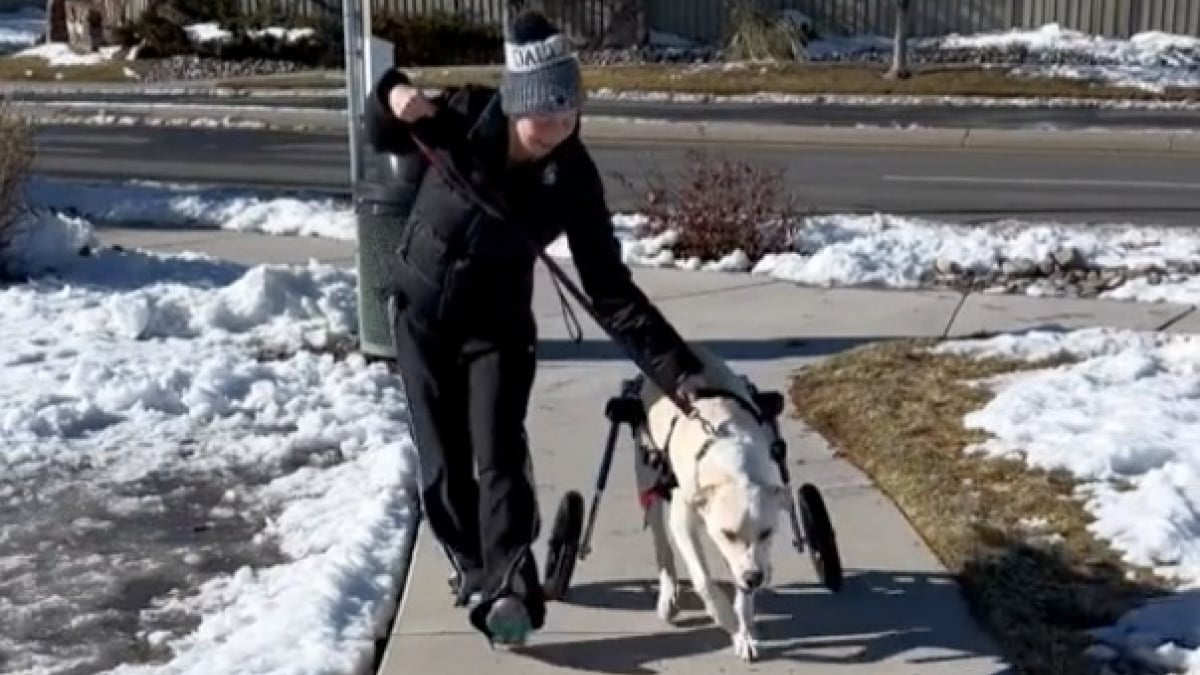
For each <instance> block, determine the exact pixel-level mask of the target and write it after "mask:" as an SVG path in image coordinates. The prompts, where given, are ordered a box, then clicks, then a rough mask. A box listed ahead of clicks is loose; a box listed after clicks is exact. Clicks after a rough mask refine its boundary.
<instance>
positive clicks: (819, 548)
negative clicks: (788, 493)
mask: <svg viewBox="0 0 1200 675" xmlns="http://www.w3.org/2000/svg"><path fill="white" fill-rule="evenodd" d="M798 492H799V495H798V500H797V501H798V503H799V506H800V521H801V523H802V524H803V526H804V536H805V538H807V539H808V555H809V557H810V558H812V563H813V567H814V568H815V569H816V572H817V577H818V578H819V579H820V580H821V583H822V584H823V585H824V586H825V587H826V588H828V589H829V590H831V591H834V592H837V591H839V590H841V588H842V580H843V579H842V557H841V554H840V553H839V552H838V545H837V537H836V535H835V534H834V531H833V523H832V521H830V519H829V511H828V510H827V509H826V508H825V500H824V499H823V498H822V497H821V492H820V490H818V489H817V488H816V486H815V485H812V484H810V483H805V484H804V485H801V486H800V489H799V491H798Z"/></svg>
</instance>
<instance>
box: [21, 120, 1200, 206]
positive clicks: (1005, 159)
mask: <svg viewBox="0 0 1200 675" xmlns="http://www.w3.org/2000/svg"><path fill="white" fill-rule="evenodd" d="M37 141H38V155H37V159H36V161H35V165H34V166H35V170H36V171H38V172H39V173H41V174H43V175H48V176H58V177H71V178H83V179H104V180H108V179H130V178H136V179H155V180H166V181H183V182H189V183H195V182H199V183H213V184H222V185H238V186H254V187H275V188H296V189H321V190H339V191H347V190H348V187H349V169H348V166H349V151H348V148H347V143H346V140H345V136H344V135H343V134H334V133H329V134H316V133H290V132H268V131H261V130H237V129H224V130H205V129H179V128H153V127H103V128H94V127H80V126H69V125H68V126H43V127H39V128H38V131H37ZM591 147H592V151H593V154H594V156H595V158H596V161H597V163H598V165H599V167H600V170H601V172H602V174H603V175H604V176H605V179H606V181H607V183H608V188H609V191H610V192H609V195H610V202H611V205H612V206H613V208H614V209H619V210H620V209H631V208H635V207H636V202H635V196H636V192H634V191H632V190H630V189H629V188H627V187H626V186H625V185H624V184H623V182H622V181H621V180H619V179H618V178H617V177H616V176H617V175H623V176H625V177H626V178H627V179H629V180H631V181H633V184H634V186H635V187H636V186H641V185H644V180H645V179H646V177H647V176H648V175H649V174H650V173H651V172H655V171H658V172H661V173H663V174H664V175H666V176H674V175H678V172H679V171H680V169H681V168H682V167H684V166H686V164H687V162H688V159H689V158H688V155H687V152H688V150H689V148H688V147H687V146H686V145H680V144H667V143H656V144H652V145H646V144H642V145H631V144H622V143H611V144H610V143H593V144H592V146H591ZM709 152H711V153H713V154H714V155H716V156H718V157H728V158H734V159H743V160H749V161H752V162H754V163H755V164H758V165H760V166H764V167H771V168H776V169H782V170H783V171H784V174H783V175H784V180H785V181H786V184H787V187H788V189H789V190H790V191H791V192H792V193H793V194H794V195H795V196H796V197H797V198H798V199H799V200H800V202H801V203H802V204H803V205H806V206H808V207H810V208H812V209H814V210H817V211H820V212H826V211H837V212H847V211H848V212H864V213H870V212H874V211H883V212H890V213H900V214H911V215H918V216H930V217H936V218H939V219H945V220H951V221H956V222H973V221H984V220H990V219H994V218H997V217H1000V218H1006V217H1016V218H1021V219H1037V220H1043V219H1051V220H1057V221H1070V222H1135V223H1150V224H1164V225H1200V169H1197V167H1196V160H1195V157H1188V156H1170V155H1161V154H1152V153H1137V152H1099V151H1095V152H1071V151H1066V152H1063V151H1049V150H1047V151H1035V150H1020V151H1016V150H1014V151H979V150H965V149H909V148H863V149H857V148H855V149H850V148H819V147H805V148H770V147H762V146H757V147H744V146H743V147H739V146H736V145H721V146H719V147H714V148H713V149H711V150H710V151H709Z"/></svg>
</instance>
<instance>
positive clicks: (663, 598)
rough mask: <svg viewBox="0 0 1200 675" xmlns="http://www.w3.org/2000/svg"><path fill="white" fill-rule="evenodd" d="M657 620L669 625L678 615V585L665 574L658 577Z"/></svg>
mask: <svg viewBox="0 0 1200 675" xmlns="http://www.w3.org/2000/svg"><path fill="white" fill-rule="evenodd" d="M655 610H656V611H657V613H658V618H660V619H662V620H663V621H665V622H667V623H671V622H672V621H673V620H674V619H675V617H676V615H678V614H679V583H678V582H677V581H676V580H675V579H674V578H672V577H671V575H669V574H667V573H665V572H664V573H662V574H659V576H658V604H657V605H656V606H655Z"/></svg>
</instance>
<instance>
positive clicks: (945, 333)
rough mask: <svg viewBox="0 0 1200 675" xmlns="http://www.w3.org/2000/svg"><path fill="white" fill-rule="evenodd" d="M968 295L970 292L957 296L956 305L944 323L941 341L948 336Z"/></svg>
mask: <svg viewBox="0 0 1200 675" xmlns="http://www.w3.org/2000/svg"><path fill="white" fill-rule="evenodd" d="M970 295H971V292H970V291H967V292H965V293H963V294H962V295H961V296H959V298H958V304H957V305H955V307H954V311H953V312H951V313H950V320H949V321H947V322H946V328H945V330H943V331H942V339H943V340H945V339H946V338H947V337H949V336H950V329H951V328H953V327H954V322H955V321H957V320H958V313H959V312H960V311H962V308H963V305H965V304H967V298H968V297H969V296H970Z"/></svg>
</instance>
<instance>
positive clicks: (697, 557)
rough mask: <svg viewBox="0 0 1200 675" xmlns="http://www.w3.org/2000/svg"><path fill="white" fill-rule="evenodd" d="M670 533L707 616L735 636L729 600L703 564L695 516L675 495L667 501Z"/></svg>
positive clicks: (683, 501)
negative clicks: (669, 505)
mask: <svg viewBox="0 0 1200 675" xmlns="http://www.w3.org/2000/svg"><path fill="white" fill-rule="evenodd" d="M671 534H672V535H673V536H674V538H675V544H676V545H677V546H679V553H680V555H682V556H683V562H684V564H685V565H687V568H688V574H690V575H691V577H692V586H694V587H695V589H696V593H697V594H699V595H700V599H701V600H703V601H704V609H705V610H706V611H707V612H708V615H709V617H711V618H712V620H713V621H714V622H716V624H717V625H718V626H719V627H720V628H721V629H722V630H724V631H726V632H727V633H729V635H730V637H731V638H732V636H734V635H736V634H737V619H736V618H735V617H734V614H733V607H732V606H731V605H730V604H729V598H727V597H725V594H724V593H722V592H721V589H719V588H717V585H716V584H715V583H714V582H713V579H712V576H711V575H710V574H709V571H708V565H707V564H705V562H704V553H703V549H702V548H701V543H700V540H699V539H698V538H697V537H696V517H695V514H694V513H693V511H692V507H691V506H690V505H689V504H688V503H687V501H686V500H685V499H684V498H683V497H682V496H681V495H680V494H679V492H678V491H676V492H675V494H674V496H673V497H672V499H671Z"/></svg>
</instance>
